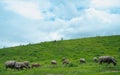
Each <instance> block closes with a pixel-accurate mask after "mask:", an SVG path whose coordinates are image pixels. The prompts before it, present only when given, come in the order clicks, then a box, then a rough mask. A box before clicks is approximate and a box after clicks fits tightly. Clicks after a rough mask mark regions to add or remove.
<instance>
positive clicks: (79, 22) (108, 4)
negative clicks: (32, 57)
mask: <svg viewBox="0 0 120 75" xmlns="http://www.w3.org/2000/svg"><path fill="white" fill-rule="evenodd" d="M104 35H120V0H0V47H1V48H2V47H9V46H15V45H20V44H27V43H37V42H41V41H51V40H55V39H60V38H61V37H63V38H64V39H73V38H81V37H92V36H104Z"/></svg>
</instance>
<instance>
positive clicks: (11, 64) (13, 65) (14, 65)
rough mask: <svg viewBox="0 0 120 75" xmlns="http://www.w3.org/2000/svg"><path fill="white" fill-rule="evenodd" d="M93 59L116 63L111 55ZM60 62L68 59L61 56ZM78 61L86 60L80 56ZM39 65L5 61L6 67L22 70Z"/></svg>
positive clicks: (65, 62) (27, 62) (67, 61)
mask: <svg viewBox="0 0 120 75" xmlns="http://www.w3.org/2000/svg"><path fill="white" fill-rule="evenodd" d="M93 61H94V62H96V63H97V62H98V63H99V64H102V63H107V64H110V63H112V64H113V65H114V66H115V65H116V64H117V62H116V60H115V58H114V57H112V56H100V57H99V58H97V57H93ZM62 63H63V64H69V63H70V61H69V60H68V59H66V58H62ZM80 63H86V60H85V59H84V58H80ZM51 64H57V62H56V60H51ZM40 66H41V64H39V63H32V64H31V65H30V62H29V61H24V62H17V61H14V60H9V61H6V62H5V67H6V69H8V68H10V69H17V70H22V69H24V68H26V69H29V68H34V67H40Z"/></svg>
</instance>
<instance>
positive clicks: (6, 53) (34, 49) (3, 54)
mask: <svg viewBox="0 0 120 75" xmlns="http://www.w3.org/2000/svg"><path fill="white" fill-rule="evenodd" d="M102 55H110V56H113V57H115V59H116V60H117V66H113V65H112V64H110V65H106V64H103V65H99V64H98V63H95V62H93V60H92V59H93V57H99V56H102ZM63 57H66V58H68V59H69V60H70V61H71V63H70V64H69V65H63V64H62V61H61V59H62V58H63ZM80 58H85V59H86V63H85V64H80V62H79V59H80ZM7 60H16V61H26V60H27V61H30V62H31V63H34V62H37V63H40V64H42V66H41V67H40V68H34V69H28V70H26V69H25V70H20V71H17V70H11V69H8V70H6V69H5V66H4V63H5V61H7ZM51 60H56V61H57V65H51V63H50V61H51ZM0 75H120V35H116V36H104V37H101V36H97V37H90V38H81V39H72V40H60V41H56V42H55V41H51V42H42V43H37V44H29V45H21V46H17V47H11V48H3V49H0Z"/></svg>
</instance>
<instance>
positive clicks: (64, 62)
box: [62, 59, 70, 64]
mask: <svg viewBox="0 0 120 75" xmlns="http://www.w3.org/2000/svg"><path fill="white" fill-rule="evenodd" d="M62 62H63V64H69V63H70V62H69V60H68V59H63V60H62Z"/></svg>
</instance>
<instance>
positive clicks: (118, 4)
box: [90, 0, 120, 9]
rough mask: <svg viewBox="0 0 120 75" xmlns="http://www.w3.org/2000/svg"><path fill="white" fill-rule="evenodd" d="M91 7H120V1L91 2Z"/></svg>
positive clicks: (93, 0)
mask: <svg viewBox="0 0 120 75" xmlns="http://www.w3.org/2000/svg"><path fill="white" fill-rule="evenodd" d="M90 7H92V8H102V9H106V8H113V7H120V0H91V3H90Z"/></svg>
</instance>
